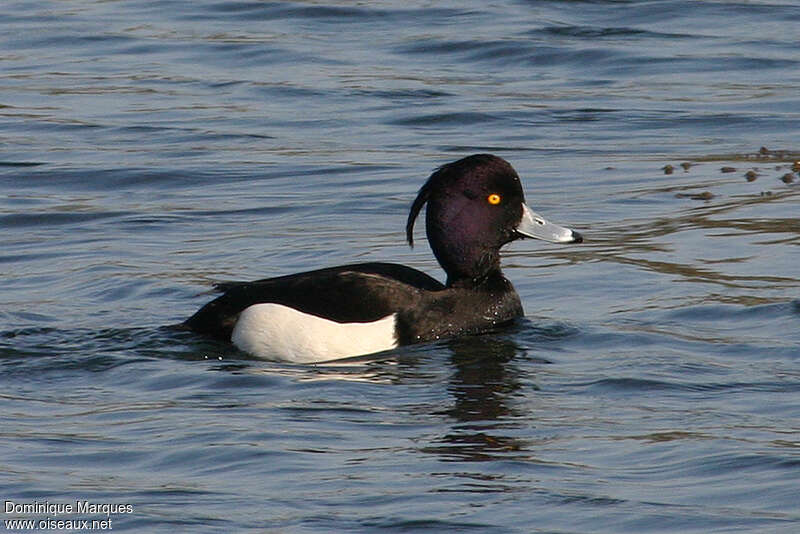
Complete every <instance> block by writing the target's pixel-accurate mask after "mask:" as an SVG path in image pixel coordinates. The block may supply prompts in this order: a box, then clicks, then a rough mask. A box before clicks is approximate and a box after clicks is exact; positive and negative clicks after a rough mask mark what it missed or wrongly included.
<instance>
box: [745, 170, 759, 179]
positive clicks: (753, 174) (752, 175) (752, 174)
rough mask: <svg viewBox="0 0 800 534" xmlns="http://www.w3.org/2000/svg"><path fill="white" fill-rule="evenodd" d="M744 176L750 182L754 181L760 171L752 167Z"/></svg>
mask: <svg viewBox="0 0 800 534" xmlns="http://www.w3.org/2000/svg"><path fill="white" fill-rule="evenodd" d="M744 177H745V178H746V179H747V181H748V182H754V181H755V180H756V178H758V173H757V172H756V171H755V170H753V169H750V170H749V171H747V172H746V173H744Z"/></svg>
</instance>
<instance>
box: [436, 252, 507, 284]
mask: <svg viewBox="0 0 800 534" xmlns="http://www.w3.org/2000/svg"><path fill="white" fill-rule="evenodd" d="M497 283H500V284H504V283H506V278H505V277H504V276H503V273H502V271H500V260H499V258H498V260H497V262H495V263H493V264H492V265H491V268H488V269H481V270H476V271H473V272H470V273H460V272H450V271H448V273H447V287H454V288H467V289H478V288H481V287H494V286H495V285H496V284H497Z"/></svg>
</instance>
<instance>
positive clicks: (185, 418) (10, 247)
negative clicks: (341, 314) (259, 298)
mask: <svg viewBox="0 0 800 534" xmlns="http://www.w3.org/2000/svg"><path fill="white" fill-rule="evenodd" d="M0 17H1V18H2V20H3V21H4V23H3V29H2V31H1V32H0V189H2V193H3V195H2V200H0V228H2V230H1V231H0V273H1V274H2V281H3V287H2V290H0V366H2V367H1V368H0V406H2V410H0V418H1V419H2V426H0V496H2V498H3V500H4V501H7V500H11V501H14V502H15V503H19V504H23V503H27V504H30V503H35V502H40V503H43V502H45V501H46V502H49V503H59V504H67V503H72V504H73V505H74V504H75V501H78V500H80V501H89V502H90V503H96V504H115V505H125V504H130V505H131V506H132V512H131V513H124V512H123V513H112V514H111V515H110V516H108V517H109V518H110V519H111V520H112V521H113V523H112V524H111V525H110V526H111V527H112V528H113V530H117V531H127V532H134V531H135V532H173V531H176V530H177V531H187V532H220V531H226V532H248V531H250V532H292V533H299V532H344V531H347V532H418V531H434V532H441V531H447V532H482V533H483V532H497V533H501V532H502V533H506V532H520V533H522V532H524V533H529V532H587V533H588V532H592V533H596V532H612V533H620V532H637V533H638V532H702V533H707V532H736V531H739V532H787V533H788V532H796V531H798V529H800V497H798V495H800V492H798V489H800V488H799V487H798V482H797V480H798V478H800V400H798V399H800V335H799V334H798V328H797V326H798V320H800V295H799V293H800V291H799V289H800V282H799V281H798V270H797V264H798V248H797V247H798V244H800V223H798V218H797V213H798V207H797V206H798V200H800V195H799V194H798V191H800V186H798V183H800V176H799V175H798V174H797V173H794V174H790V173H792V171H791V166H792V163H793V162H794V161H796V160H798V159H800V154H799V153H800V146H798V140H799V139H800V126H798V125H800V68H798V67H800V49H798V45H797V32H796V28H797V27H798V21H800V4H798V3H797V2H780V1H775V2H738V3H737V2H730V1H718V2H691V1H686V0H680V1H677V0H676V1H652V2H522V1H517V2H513V1H502V2H492V3H488V4H487V3H484V2H472V1H467V2H436V3H429V2H419V1H415V2H397V1H389V0H386V1H383V2H370V3H358V2H345V1H340V2H336V1H328V2H312V1H305V2H300V1H298V2H256V1H241V2H230V1H221V0H220V1H210V0H201V1H192V2H181V1H168V2H164V1H158V2H145V1H113V2H100V1H96V2H92V1H89V0H74V1H59V2H55V1H44V2H35V3H33V2H15V1H11V2H4V3H3V5H2V7H0ZM762 147H764V148H765V149H766V150H763V151H762V150H760V149H761V148H762ZM473 152H493V153H496V154H498V155H500V156H503V157H505V158H507V159H509V160H510V161H511V162H512V164H514V166H515V167H516V168H517V170H518V171H519V172H520V174H521V175H522V178H523V183H524V186H525V189H526V192H527V197H528V202H529V203H530V204H531V205H532V206H533V207H534V208H535V209H536V210H537V211H539V212H541V213H542V214H544V215H546V216H548V217H549V218H550V219H552V220H554V221H556V222H560V223H563V224H566V225H568V226H570V227H573V228H576V229H577V230H579V231H581V232H582V233H583V234H584V235H585V236H586V242H585V243H583V244H581V245H575V246H564V247H559V246H555V245H548V244H543V243H536V242H528V241H526V242H519V243H515V244H514V245H512V246H511V247H509V248H508V250H507V251H506V254H505V256H504V265H505V269H506V274H507V276H508V277H509V278H510V279H511V280H512V281H513V282H514V284H515V286H516V287H517V290H518V292H519V293H520V295H521V297H522V301H523V303H524V305H525V309H526V313H527V316H526V318H525V320H524V321H521V322H520V323H519V324H517V325H515V326H514V327H513V328H511V329H509V330H506V331H502V332H498V333H496V334H492V335H486V336H481V337H473V338H467V339H463V340H452V341H443V342H440V343H435V344H430V345H420V346H415V347H410V348H404V349H401V350H398V351H395V352H393V353H390V354H388V355H385V356H384V357H380V358H367V359H364V360H361V361H354V362H342V363H335V364H329V365H319V366H295V365H287V364H282V363H273V362H264V361H259V360H254V359H252V358H249V357H247V355H244V354H241V353H239V352H237V351H235V350H234V349H232V348H231V347H229V346H227V345H224V344H217V343H214V342H210V341H207V340H203V339H199V338H197V337H196V336H194V335H191V334H188V333H179V332H175V331H173V330H170V329H169V328H168V326H169V325H171V324H174V323H176V322H178V321H180V320H182V319H184V318H186V317H187V316H189V315H190V314H191V313H193V312H194V311H195V310H196V309H197V308H198V307H199V306H201V305H202V304H203V303H205V302H206V301H208V300H209V299H210V298H211V294H210V293H209V292H208V289H209V288H210V284H211V283H212V282H213V281H215V280H230V279H250V278H257V277H265V276H271V275H279V274H285V273H290V272H295V271H299V270H306V269H312V268H316V267H323V266H328V265H336V264H341V263H347V262H353V261H397V262H401V263H405V264H408V265H411V266H414V267H417V268H420V269H423V270H425V271H427V272H429V273H431V274H433V275H435V276H437V277H440V278H441V276H442V275H441V272H440V271H439V270H438V267H437V265H436V264H435V261H434V260H433V258H432V256H431V254H430V250H429V249H428V247H427V245H426V244H425V241H424V239H422V238H421V235H418V236H417V238H418V241H419V245H418V246H416V247H415V248H414V249H413V250H411V249H408V247H406V246H405V245H404V243H403V238H404V236H403V227H404V223H405V217H406V214H407V210H408V207H409V205H410V203H411V201H412V200H413V198H414V195H415V193H416V190H417V189H418V187H419V186H420V185H421V184H422V183H423V181H424V180H425V178H426V177H427V176H428V175H429V174H430V172H431V170H432V169H433V168H434V167H436V166H437V165H440V164H442V163H445V162H447V161H452V160H454V159H457V158H458V157H460V156H462V155H466V154H469V153H473ZM682 163H687V164H689V165H687V169H684V167H682V166H681V164H682ZM667 165H671V166H672V167H673V168H674V171H673V172H672V173H670V174H668V173H667V172H666V171H665V170H664V167H665V166H667ZM723 167H732V168H735V171H733V172H722V170H721V169H722V168H723ZM753 169H755V170H756V172H757V176H756V179H755V180H752V181H748V180H747V179H746V178H745V173H746V172H747V171H749V170H753ZM787 174H790V177H791V178H793V180H794V182H790V183H785V182H784V181H782V180H781V178H782V177H784V176H786V175H787ZM786 180H787V181H788V180H789V178H788V177H787V178H786ZM4 506H5V504H4ZM4 512H5V510H4ZM48 515H51V516H52V514H48V513H47V512H46V511H45V512H44V513H25V512H20V513H14V512H11V513H4V515H3V519H4V520H6V519H13V518H20V519H35V520H40V519H45V518H46V517H47V516H48ZM106 517H107V516H106V514H103V513H89V512H84V513H74V514H71V515H59V516H57V517H55V519H76V520H78V519H87V520H93V519H94V520H101V519H105V518H106ZM51 519H52V518H51ZM6 526H7V525H6ZM45 526H46V525H45ZM39 530H43V528H40V529H39Z"/></svg>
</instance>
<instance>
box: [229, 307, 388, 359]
mask: <svg viewBox="0 0 800 534" xmlns="http://www.w3.org/2000/svg"><path fill="white" fill-rule="evenodd" d="M394 329H395V316H394V315H387V316H386V317H384V318H383V319H378V320H377V321H374V322H372V323H337V322H336V321H330V320H328V319H323V318H322V317H317V316H315V315H309V314H307V313H303V312H299V311H297V310H295V309H293V308H289V307H288V306H283V305H281V304H273V303H266V304H254V305H253V306H250V307H249V308H247V309H246V310H244V311H243V312H242V313H241V315H240V316H239V320H238V321H237V322H236V326H235V327H234V328H233V333H232V334H231V341H232V342H233V344H234V345H236V346H237V347H239V348H240V349H241V350H243V351H245V352H249V353H250V354H252V355H253V356H257V357H259V358H264V359H265V360H282V361H289V362H295V363H313V362H324V361H328V360H337V359H340V358H347V357H349V356H360V355H362V354H371V353H373V352H380V351H382V350H388V349H393V348H395V347H396V346H397V340H396V339H395V330H394Z"/></svg>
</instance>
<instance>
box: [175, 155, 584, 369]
mask: <svg viewBox="0 0 800 534" xmlns="http://www.w3.org/2000/svg"><path fill="white" fill-rule="evenodd" d="M426 202H427V204H428V208H427V212H426V217H425V228H426V231H427V235H428V241H429V242H430V246H431V249H432V250H433V253H434V254H435V255H436V259H437V260H438V261H439V264H440V265H441V266H442V268H443V269H444V271H445V273H447V283H446V284H442V283H440V282H439V281H437V280H436V279H434V278H431V277H430V276H428V275H427V274H425V273H422V272H420V271H418V270H416V269H412V268H411V267H406V266H404V265H397V264H392V263H361V264H353V265H344V266H341V267H331V268H327V269H320V270H316V271H309V272H304V273H299V274H292V275H288V276H280V277H277V278H268V279H264V280H258V281H255V282H230V283H222V284H218V285H217V286H216V288H217V289H218V290H220V291H221V292H222V295H221V296H219V297H218V298H216V299H215V300H213V301H211V302H209V303H208V304H206V305H205V306H203V308H201V309H200V310H199V311H198V312H197V313H195V314H194V315H193V316H192V317H190V318H189V319H188V320H187V321H186V322H185V323H184V326H186V327H188V328H189V329H191V330H194V331H196V332H199V333H202V334H206V335H210V336H212V337H215V338H218V339H222V340H226V341H232V342H233V344H234V345H236V346H237V347H238V348H240V349H241V350H244V351H246V352H249V353H251V354H253V355H255V356H257V357H260V358H266V359H273V360H284V361H292V362H299V363H310V362H319V361H326V360H334V359H339V358H346V357H350V356H358V355H363V354H370V353H374V352H380V351H383V350H387V349H391V348H394V347H397V346H399V345H408V344H412V343H419V342H423V341H430V340H435V339H440V338H445V337H453V336H459V335H464V334H476V333H481V332H485V331H487V330H490V329H492V328H494V327H496V326H498V325H502V324H504V323H508V322H510V321H512V320H513V319H514V318H516V317H520V316H521V315H522V314H523V311H522V304H521V303H520V299H519V296H518V295H517V292H516V291H515V290H514V288H513V286H512V285H511V283H510V282H509V281H508V280H507V279H506V278H505V277H504V276H503V273H502V272H501V271H500V247H502V246H503V245H505V244H506V243H509V242H511V241H513V240H515V239H518V238H521V237H532V238H536V239H543V240H545V241H551V242H555V243H580V242H581V241H582V240H583V238H582V237H581V235H580V234H578V233H577V232H574V231H572V230H569V229H567V228H562V227H560V226H557V225H555V224H552V223H549V222H547V221H545V220H544V219H543V218H542V217H540V216H539V215H537V214H536V213H534V212H532V211H531V210H530V209H529V208H528V207H527V206H526V205H525V197H524V194H523V192H522V185H521V184H520V180H519V176H517V173H516V172H515V171H514V169H513V168H512V167H511V165H510V164H509V163H508V162H507V161H505V160H504V159H502V158H499V157H497V156H492V155H489V154H476V155H473V156H468V157H466V158H463V159H460V160H458V161H455V162H453V163H448V164H446V165H443V166H442V167H440V168H439V169H437V170H436V171H435V172H434V173H433V174H432V175H431V176H430V178H429V179H428V181H427V182H426V183H425V185H423V186H422V188H421V189H420V190H419V194H418V195H417V198H416V200H414V203H413V204H412V205H411V212H410V213H409V215H408V222H407V224H406V236H407V239H408V243H409V244H410V245H411V246H413V244H414V236H413V230H414V221H415V220H416V218H417V215H419V212H420V211H421V210H422V207H423V205H424V204H425V203H426Z"/></svg>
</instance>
